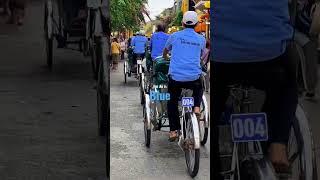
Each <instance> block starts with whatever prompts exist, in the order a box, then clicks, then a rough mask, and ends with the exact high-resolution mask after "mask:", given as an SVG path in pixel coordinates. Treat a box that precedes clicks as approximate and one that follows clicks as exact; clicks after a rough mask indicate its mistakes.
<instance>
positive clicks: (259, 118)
mask: <svg viewBox="0 0 320 180" xmlns="http://www.w3.org/2000/svg"><path fill="white" fill-rule="evenodd" d="M230 118H231V129H232V140H233V142H250V141H267V140H268V123H267V115H266V114H265V113H248V114H232V115H231V117H230Z"/></svg>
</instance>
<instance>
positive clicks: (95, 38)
mask: <svg viewBox="0 0 320 180" xmlns="http://www.w3.org/2000/svg"><path fill="white" fill-rule="evenodd" d="M105 4H106V1H105V0H46V1H45V5H44V34H45V36H44V37H45V41H46V56H47V59H46V61H47V66H48V67H49V68H50V69H51V68H52V65H53V45H54V39H55V40H56V41H57V47H58V48H64V49H71V50H77V51H80V52H83V54H84V56H89V55H90V56H91V64H92V69H93V74H94V78H95V79H98V69H99V65H100V61H101V59H102V58H103V56H104V55H105V54H106V52H105V51H106V50H105V49H103V47H104V46H106V45H105V43H106V42H105V41H106V39H105V37H104V36H105V34H106V32H108V31H109V30H108V22H107V18H106V13H107V12H108V10H107V9H106V7H105ZM70 44H75V45H78V49H73V48H71V47H69V45H70Z"/></svg>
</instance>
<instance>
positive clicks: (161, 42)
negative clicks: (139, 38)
mask: <svg viewBox="0 0 320 180" xmlns="http://www.w3.org/2000/svg"><path fill="white" fill-rule="evenodd" d="M164 30H165V27H164V26H163V25H162V24H158V25H157V32H155V33H154V34H153V35H152V36H151V40H150V49H151V58H152V60H154V59H155V58H156V57H159V56H162V53H163V49H164V46H165V45H166V42H167V40H168V38H169V35H168V34H166V33H165V32H164Z"/></svg>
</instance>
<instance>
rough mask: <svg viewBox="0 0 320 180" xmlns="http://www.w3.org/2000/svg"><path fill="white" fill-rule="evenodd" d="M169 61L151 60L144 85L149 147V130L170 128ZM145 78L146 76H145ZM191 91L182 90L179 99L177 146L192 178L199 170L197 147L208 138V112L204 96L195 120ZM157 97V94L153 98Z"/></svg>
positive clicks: (145, 120)
mask: <svg viewBox="0 0 320 180" xmlns="http://www.w3.org/2000/svg"><path fill="white" fill-rule="evenodd" d="M169 64H170V61H166V60H164V59H163V58H162V57H159V58H156V59H155V61H154V62H153V67H152V70H151V73H150V74H151V75H150V80H149V81H147V82H148V83H146V84H145V103H144V105H143V118H144V134H145V145H146V146H147V147H150V143H151V131H152V130H153V131H161V130H163V129H164V128H166V127H169V126H168V124H167V122H168V115H167V105H166V104H167V103H166V100H168V96H170V95H168V94H167V83H168V75H167V74H168V69H169ZM146 79H148V78H146ZM191 95H192V93H191V91H190V90H187V89H184V90H183V91H182V93H181V100H180V102H179V111H180V124H181V130H180V134H179V142H178V145H179V146H180V147H181V149H182V150H183V151H184V153H185V158H186V165H187V169H188V173H189V175H190V176H191V177H195V176H196V175H197V173H198V170H199V163H200V146H201V145H205V144H206V142H207V137H208V128H209V111H208V104H207V100H206V97H205V96H204V95H203V97H202V103H201V117H200V120H199V122H198V120H197V118H196V115H195V114H194V113H193V112H192V106H193V102H192V101H193V98H190V97H191ZM155 96H157V97H155Z"/></svg>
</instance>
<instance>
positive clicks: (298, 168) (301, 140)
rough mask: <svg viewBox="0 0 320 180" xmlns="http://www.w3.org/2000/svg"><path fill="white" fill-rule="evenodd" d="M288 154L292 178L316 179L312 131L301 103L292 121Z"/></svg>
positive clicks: (301, 179)
mask: <svg viewBox="0 0 320 180" xmlns="http://www.w3.org/2000/svg"><path fill="white" fill-rule="evenodd" d="M288 154H289V160H290V163H291V167H292V175H291V176H292V178H293V179H299V180H316V179H318V174H317V164H316V158H315V155H314V144H313V137H312V132H311V128H310V127H309V121H308V118H307V116H306V113H305V112H304V110H303V108H302V106H301V105H298V107H297V111H296V118H295V119H294V121H293V123H292V128H291V133H290V138H289V142H288Z"/></svg>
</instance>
